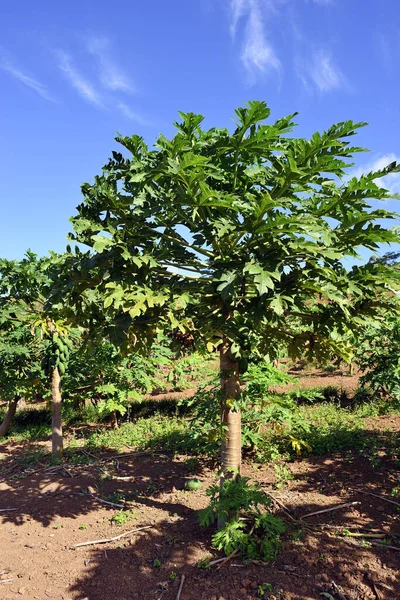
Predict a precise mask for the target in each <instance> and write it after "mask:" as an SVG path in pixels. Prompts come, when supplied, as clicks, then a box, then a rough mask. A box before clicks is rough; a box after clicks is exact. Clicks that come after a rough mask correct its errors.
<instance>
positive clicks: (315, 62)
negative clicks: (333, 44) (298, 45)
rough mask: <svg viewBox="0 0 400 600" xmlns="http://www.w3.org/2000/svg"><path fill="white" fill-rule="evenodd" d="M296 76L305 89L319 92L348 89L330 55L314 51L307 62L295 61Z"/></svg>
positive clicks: (323, 51) (344, 79) (324, 51)
mask: <svg viewBox="0 0 400 600" xmlns="http://www.w3.org/2000/svg"><path fill="white" fill-rule="evenodd" d="M297 74H298V76H299V78H300V79H301V81H302V82H303V84H304V86H305V87H306V88H307V89H310V88H311V87H316V88H317V89H318V90H319V91H320V92H329V91H331V90H334V89H339V88H343V87H348V84H347V81H346V78H345V76H344V75H343V73H342V72H341V71H340V69H339V68H338V67H337V66H336V65H335V64H334V62H333V59H332V54H331V53H330V52H328V51H326V50H321V49H319V50H314V51H313V54H312V56H311V58H310V59H309V60H304V59H303V60H299V59H298V60H297Z"/></svg>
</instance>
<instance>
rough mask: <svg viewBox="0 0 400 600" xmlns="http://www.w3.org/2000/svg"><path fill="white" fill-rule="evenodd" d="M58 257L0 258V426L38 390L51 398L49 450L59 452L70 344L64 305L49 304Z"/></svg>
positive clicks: (4, 426) (6, 424)
mask: <svg viewBox="0 0 400 600" xmlns="http://www.w3.org/2000/svg"><path fill="white" fill-rule="evenodd" d="M62 262H63V258H62V256H59V255H55V254H52V255H51V256H50V257H47V258H38V257H37V256H36V255H35V254H34V253H32V252H30V251H28V252H27V253H26V256H25V257H24V258H23V259H22V260H20V261H18V260H6V259H1V260H0V394H2V395H3V397H5V398H6V399H7V401H8V410H7V413H6V416H5V419H4V421H3V424H2V426H1V427H0V435H1V434H3V435H5V433H7V431H8V428H9V426H10V424H11V421H12V419H13V417H14V414H15V411H16V407H17V402H18V401H19V400H20V399H21V398H22V397H25V398H29V397H30V396H31V397H32V396H33V395H34V394H35V393H36V392H38V391H40V393H41V394H47V393H48V389H46V387H47V388H48V387H49V386H48V383H50V386H51V398H52V403H51V406H52V453H53V454H54V455H55V456H58V457H61V456H62V424H61V376H62V375H63V373H64V372H65V369H66V366H67V363H68V357H69V350H70V348H71V341H70V339H69V338H70V336H69V332H70V327H69V326H68V325H67V324H66V322H65V320H63V318H62V315H61V314H60V308H62V305H49V304H48V303H47V297H48V296H49V295H50V294H51V290H52V288H53V283H54V282H53V280H52V270H53V268H54V267H55V266H56V265H57V267H59V266H60V264H62Z"/></svg>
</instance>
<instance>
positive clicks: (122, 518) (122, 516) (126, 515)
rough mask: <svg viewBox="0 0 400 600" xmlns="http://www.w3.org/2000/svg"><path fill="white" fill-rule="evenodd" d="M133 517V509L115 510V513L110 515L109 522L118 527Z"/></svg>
mask: <svg viewBox="0 0 400 600" xmlns="http://www.w3.org/2000/svg"><path fill="white" fill-rule="evenodd" d="M134 517H135V514H134V511H132V510H120V511H119V512H117V514H116V515H114V516H113V517H111V522H112V523H115V524H116V525H118V526H119V527H122V526H123V525H125V523H128V521H132V519H133V518H134Z"/></svg>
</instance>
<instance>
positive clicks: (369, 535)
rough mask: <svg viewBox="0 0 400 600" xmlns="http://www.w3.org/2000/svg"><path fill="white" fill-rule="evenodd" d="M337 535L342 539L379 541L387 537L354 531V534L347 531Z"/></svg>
mask: <svg viewBox="0 0 400 600" xmlns="http://www.w3.org/2000/svg"><path fill="white" fill-rule="evenodd" d="M339 535H340V536H343V537H360V538H375V539H380V540H383V539H384V538H385V537H387V534H386V533H361V532H359V531H357V532H356V531H355V532H354V533H352V532H351V531H348V532H347V533H340V534H339Z"/></svg>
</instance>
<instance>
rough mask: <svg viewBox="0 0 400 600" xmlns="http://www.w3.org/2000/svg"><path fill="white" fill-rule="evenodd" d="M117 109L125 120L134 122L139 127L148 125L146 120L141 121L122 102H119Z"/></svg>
mask: <svg viewBox="0 0 400 600" xmlns="http://www.w3.org/2000/svg"><path fill="white" fill-rule="evenodd" d="M117 107H118V109H119V110H120V111H121V113H122V114H123V115H124V116H125V117H126V118H127V119H130V120H131V121H135V122H136V123H138V124H139V125H149V122H148V121H147V120H146V119H143V117H141V116H140V115H139V114H138V113H137V112H135V111H133V110H132V109H130V108H129V106H127V105H126V104H125V103H124V102H119V103H118V105H117Z"/></svg>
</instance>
